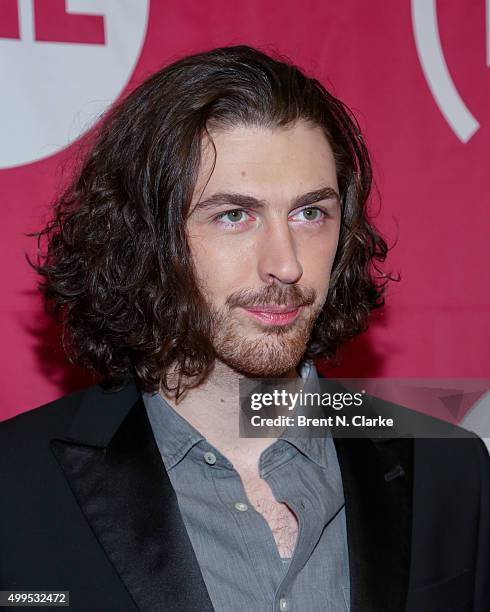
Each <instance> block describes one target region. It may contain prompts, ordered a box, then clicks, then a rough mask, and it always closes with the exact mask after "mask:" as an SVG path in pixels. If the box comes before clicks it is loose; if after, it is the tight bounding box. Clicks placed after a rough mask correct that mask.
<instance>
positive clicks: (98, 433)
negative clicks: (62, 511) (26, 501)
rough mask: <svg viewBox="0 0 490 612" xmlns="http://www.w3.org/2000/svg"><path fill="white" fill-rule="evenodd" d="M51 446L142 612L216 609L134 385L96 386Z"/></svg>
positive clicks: (82, 507) (207, 610)
mask: <svg viewBox="0 0 490 612" xmlns="http://www.w3.org/2000/svg"><path fill="white" fill-rule="evenodd" d="M51 448H52V450H53V452H54V454H55V456H56V458H57V460H58V462H59V464H60V466H61V467H62V469H63V471H64V473H65V475H66V478H67V479H68V482H69V484H70V487H71V489H72V491H73V493H74V495H75V496H76V498H77V500H78V502H79V504H80V507H81V509H82V511H83V513H84V515H85V517H86V519H87V521H88V522H89V523H90V525H91V528H92V530H93V531H94V533H95V535H96V537H97V539H98V540H99V542H100V544H101V545H102V547H103V549H104V550H105V552H106V554H107V555H108V557H109V558H110V560H111V561H112V563H113V565H114V567H115V569H116V571H117V572H118V573H119V575H120V577H121V579H122V581H123V583H124V584H125V586H126V588H127V590H128V591H129V593H130V595H131V597H132V598H133V599H134V601H135V603H136V605H137V606H138V607H139V608H140V609H141V610H142V611H143V612H150V611H151V612H155V611H157V610H162V612H163V611H165V612H187V611H188V612H191V611H192V612H194V611H195V610H200V611H205V612H212V611H213V607H212V605H211V601H210V599H209V595H208V592H207V590H206V586H205V584H204V580H203V578H202V574H201V572H200V569H199V565H198V563H197V560H196V557H195V554H194V551H193V549H192V545H191V543H190V540H189V537H188V535H187V531H186V529H185V526H184V523H183V521H182V518H181V515H180V512H179V508H178V505H177V499H176V496H175V492H174V490H173V488H172V486H171V484H170V481H169V478H168V476H167V473H166V471H165V469H164V466H163V462H162V460H161V457H160V454H159V451H158V448H157V446H156V442H155V439H154V437H153V432H152V430H151V425H150V423H149V421H148V418H147V415H146V410H145V407H144V403H143V400H142V398H141V395H140V394H139V392H138V391H137V389H136V387H135V386H134V385H133V384H129V385H128V386H127V387H126V388H125V389H124V390H123V391H121V392H118V393H112V394H108V393H105V392H103V391H102V390H101V389H100V387H92V388H91V389H90V390H88V392H87V393H86V395H85V399H84V402H83V404H82V406H81V407H80V409H79V411H78V413H77V417H76V418H75V421H74V422H73V425H72V427H71V430H70V431H69V432H68V434H67V436H66V438H64V439H53V440H52V441H51Z"/></svg>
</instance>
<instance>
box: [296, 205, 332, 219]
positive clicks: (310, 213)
mask: <svg viewBox="0 0 490 612" xmlns="http://www.w3.org/2000/svg"><path fill="white" fill-rule="evenodd" d="M298 215H304V218H303V219H300V220H301V221H320V219H322V218H323V217H325V216H326V213H325V212H324V211H323V210H321V209H320V208H316V207H310V208H303V210H300V211H299V213H298Z"/></svg>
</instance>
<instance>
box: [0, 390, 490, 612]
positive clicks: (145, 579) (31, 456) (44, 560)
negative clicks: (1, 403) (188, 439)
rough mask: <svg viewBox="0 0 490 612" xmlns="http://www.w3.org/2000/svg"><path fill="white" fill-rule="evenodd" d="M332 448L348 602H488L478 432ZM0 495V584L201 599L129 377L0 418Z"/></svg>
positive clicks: (88, 607) (95, 610)
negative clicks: (114, 387) (342, 516)
mask: <svg viewBox="0 0 490 612" xmlns="http://www.w3.org/2000/svg"><path fill="white" fill-rule="evenodd" d="M335 446H336V449H337V453H338V457H339V462H340V467H341V472H342V479H343V486H344V494H345V504H346V519H347V535H348V547H349V563H350V579H351V610H352V611H355V612H398V611H402V610H407V611H409V612H443V611H446V612H449V611H452V612H469V611H472V612H476V611H478V612H488V611H489V610H490V469H489V465H490V461H489V457H488V454H487V451H486V448H485V446H484V444H483V442H482V441H481V440H480V439H479V438H477V437H475V436H472V437H469V438H462V439H450V440H448V439H416V440H413V439H407V438H394V439H377V440H373V439H370V438H367V437H366V438H363V439H346V438H335ZM0 493H1V496H0V590H8V589H12V590H31V591H32V590H68V591H70V609H71V610H72V611H73V612H80V611H84V612H99V611H100V612H111V611H114V612H123V611H128V612H136V611H143V612H150V611H151V612H156V611H161V612H190V611H192V612H197V611H199V612H211V611H212V610H213V608H212V605H211V602H210V599H209V596H208V593H207V590H206V587H205V584H204V581H203V578H202V575H201V572H200V569H199V566H198V563H197V561H196V557H195V555H194V552H193V549H192V546H191V543H190V541H189V538H188V535H187V532H186V529H185V526H184V524H183V521H182V517H181V514H180V512H179V509H178V504H177V500H176V496H175V493H174V491H173V489H172V486H171V484H170V481H169V478H168V476H167V474H166V472H165V469H164V466H163V463H162V460H161V457H160V454H159V452H158V448H157V446H156V442H155V439H154V437H153V433H152V430H151V426H150V424H149V421H148V418H147V416H146V411H145V408H144V404H143V401H142V398H141V395H140V393H139V391H138V390H137V388H136V387H135V385H134V384H133V383H129V384H128V385H127V386H126V387H125V388H124V389H123V390H122V391H120V392H117V393H108V392H104V391H103V390H102V389H101V388H100V387H99V386H94V387H91V388H89V389H86V390H84V391H81V392H78V393H75V394H72V395H68V396H65V397H63V398H60V399H59V400H56V401H54V402H51V403H50V404H47V405H45V406H42V407H40V408H36V409H34V410H30V411H28V412H25V413H23V414H20V415H18V416H16V417H14V418H12V419H9V420H7V421H4V422H3V423H0ZM247 612H248V611H247ZM250 612H252V611H250ZM304 612H310V611H306V610H305V611H304ZM312 612H317V611H312Z"/></svg>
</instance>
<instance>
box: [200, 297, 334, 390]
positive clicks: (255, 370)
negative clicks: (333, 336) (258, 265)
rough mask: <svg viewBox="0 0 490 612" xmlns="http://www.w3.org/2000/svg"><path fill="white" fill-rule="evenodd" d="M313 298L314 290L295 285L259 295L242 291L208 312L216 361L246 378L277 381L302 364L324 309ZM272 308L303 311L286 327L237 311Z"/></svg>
mask: <svg viewBox="0 0 490 612" xmlns="http://www.w3.org/2000/svg"><path fill="white" fill-rule="evenodd" d="M315 297H316V292H315V291H314V290H312V289H309V290H306V289H300V288H299V287H298V286H297V285H288V286H285V287H278V286H276V285H269V286H268V287H267V288H266V289H265V290H264V291H262V293H261V294H257V293H252V292H250V291H247V290H244V291H239V292H237V293H234V294H232V295H230V296H229V297H228V299H227V300H226V303H225V305H224V306H223V307H221V308H219V309H217V308H210V311H211V320H212V325H211V327H212V330H213V331H212V344H213V347H214V350H215V353H216V357H217V358H218V359H219V360H220V361H222V362H223V363H225V364H226V365H228V366H229V367H231V368H233V369H234V370H236V371H237V372H240V373H242V374H244V375H246V376H252V377H256V378H260V377H269V378H279V377H281V376H282V375H285V374H286V373H288V372H290V371H291V370H292V369H293V368H295V367H296V366H297V365H298V364H299V362H300V361H301V358H302V356H303V354H304V352H305V350H306V346H307V343H308V340H309V338H310V335H311V331H312V329H313V326H314V325H315V322H316V320H317V318H318V315H319V313H320V311H321V309H322V307H323V304H317V303H316V302H315ZM271 304H275V305H283V304H288V305H292V306H299V305H303V308H302V310H301V311H300V313H299V314H298V316H297V317H296V319H295V320H294V321H293V322H292V323H289V324H287V325H271V324H267V325H265V324H261V323H260V322H258V321H255V320H253V319H252V318H250V317H249V316H248V315H247V314H246V313H245V312H243V311H240V310H238V307H239V306H240V307H242V308H256V309H257V308H258V307H260V306H266V305H271Z"/></svg>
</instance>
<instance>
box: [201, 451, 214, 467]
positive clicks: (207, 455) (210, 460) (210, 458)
mask: <svg viewBox="0 0 490 612" xmlns="http://www.w3.org/2000/svg"><path fill="white" fill-rule="evenodd" d="M204 461H205V462H206V463H208V464H209V465H214V464H215V463H216V455H215V454H214V453H204Z"/></svg>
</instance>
